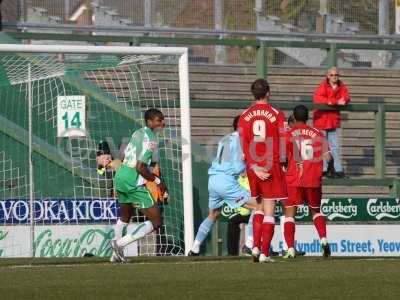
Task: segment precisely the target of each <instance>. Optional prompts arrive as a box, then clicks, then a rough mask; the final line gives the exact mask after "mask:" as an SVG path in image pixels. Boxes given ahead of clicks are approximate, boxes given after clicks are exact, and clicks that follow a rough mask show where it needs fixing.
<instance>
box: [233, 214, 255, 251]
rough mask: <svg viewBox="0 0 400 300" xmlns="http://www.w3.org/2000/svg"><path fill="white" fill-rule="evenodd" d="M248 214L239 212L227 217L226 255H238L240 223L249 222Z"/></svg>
mask: <svg viewBox="0 0 400 300" xmlns="http://www.w3.org/2000/svg"><path fill="white" fill-rule="evenodd" d="M249 218H250V216H241V215H239V214H237V215H235V216H233V217H232V218H230V219H229V223H228V255H235V256H237V255H239V242H240V241H239V240H240V227H239V226H240V224H242V223H245V224H247V223H248V222H249Z"/></svg>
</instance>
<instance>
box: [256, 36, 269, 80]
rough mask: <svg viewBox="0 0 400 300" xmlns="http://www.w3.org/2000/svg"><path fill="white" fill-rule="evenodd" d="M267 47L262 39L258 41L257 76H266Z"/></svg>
mask: <svg viewBox="0 0 400 300" xmlns="http://www.w3.org/2000/svg"><path fill="white" fill-rule="evenodd" d="M267 50H268V49H267V47H266V45H265V42H264V41H260V46H258V47H257V58H256V69H257V78H265V79H267V76H268V59H267Z"/></svg>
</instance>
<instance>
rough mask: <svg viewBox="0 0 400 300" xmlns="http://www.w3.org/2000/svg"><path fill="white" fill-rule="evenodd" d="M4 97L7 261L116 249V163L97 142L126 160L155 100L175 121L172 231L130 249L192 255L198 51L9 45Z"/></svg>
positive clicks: (0, 64) (168, 168)
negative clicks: (102, 156)
mask: <svg viewBox="0 0 400 300" xmlns="http://www.w3.org/2000/svg"><path fill="white" fill-rule="evenodd" d="M0 99H2V100H1V101H2V102H3V103H2V106H3V107H4V109H3V110H2V112H1V114H0V128H1V129H0V257H2V256H3V257H18V256H21V257H23V256H31V257H35V256H60V257H61V256H83V255H86V254H93V255H96V256H108V255H109V254H110V251H111V250H110V249H109V247H108V243H107V241H108V240H109V239H110V238H112V225H113V224H114V223H115V221H116V216H117V207H116V205H115V191H113V186H112V176H113V174H114V173H113V172H115V170H107V171H106V172H105V174H104V173H98V172H96V167H97V164H98V162H97V161H96V156H97V155H98V154H96V153H98V150H99V149H98V144H99V142H101V141H104V140H106V141H108V144H109V147H110V152H111V155H112V156H113V158H114V159H118V158H120V156H121V155H122V154H121V153H123V145H124V143H125V144H126V142H127V140H128V139H129V137H130V135H131V134H132V133H133V130H136V129H138V128H140V127H142V126H143V125H144V123H143V112H144V111H145V110H146V109H148V108H151V107H156V108H158V109H160V110H161V111H162V112H163V113H164V115H165V116H166V128H165V130H164V132H163V134H162V136H161V137H160V144H161V146H160V165H161V172H162V174H163V177H164V179H165V181H166V183H167V186H168V188H169V194H170V199H169V202H168V203H160V204H159V205H160V207H161V211H162V213H163V219H164V221H165V225H164V227H163V228H162V229H160V230H159V231H158V232H156V233H154V234H153V235H152V236H151V237H145V238H143V239H142V240H140V241H139V242H138V243H136V244H135V245H134V247H135V250H134V251H133V252H132V253H131V254H132V255H184V254H187V253H188V251H189V250H190V249H189V248H190V246H191V243H192V241H193V239H194V222H193V195H192V188H193V187H192V156H191V153H192V152H191V133H190V99H189V74H188V49H187V48H183V47H128V46H74V45H62V46H59V45H27V44H26V45H25V44H3V45H0ZM60 132H61V133H60ZM135 218H136V219H137V220H141V219H143V218H144V217H143V216H141V215H140V213H138V214H137V216H135ZM136 219H135V220H136ZM134 223H135V222H133V225H131V226H135V224H134ZM26 234H27V235H26ZM24 238H25V241H24ZM26 239H28V240H29V246H27V245H26V243H27V241H26ZM28 248H29V251H28V250H27V249H28ZM128 255H129V253H128Z"/></svg>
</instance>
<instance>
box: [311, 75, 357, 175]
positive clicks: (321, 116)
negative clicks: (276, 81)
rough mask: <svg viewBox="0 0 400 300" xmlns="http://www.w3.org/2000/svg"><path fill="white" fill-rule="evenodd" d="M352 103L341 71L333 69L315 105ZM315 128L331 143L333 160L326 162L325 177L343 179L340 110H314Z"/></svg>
mask: <svg viewBox="0 0 400 300" xmlns="http://www.w3.org/2000/svg"><path fill="white" fill-rule="evenodd" d="M349 102H350V96H349V92H348V90H347V87H346V85H345V84H344V82H343V81H341V80H340V79H339V71H338V69H337V68H336V67H332V68H330V69H329V70H328V72H327V74H326V79H324V80H323V81H322V82H321V83H320V85H319V86H318V87H317V89H316V90H315V92H314V103H315V104H327V105H332V106H337V105H340V106H342V105H347V104H348V103H349ZM314 127H315V128H317V129H320V130H323V131H324V132H325V136H326V138H327V140H328V142H329V146H330V149H331V152H332V156H333V160H332V161H331V162H330V163H329V166H328V163H327V162H326V161H324V176H327V177H330V178H343V177H345V174H344V172H343V167H342V165H341V162H340V145H339V141H338V134H337V129H338V128H340V111H339V110H329V111H326V110H325V111H324V110H319V109H315V110H314Z"/></svg>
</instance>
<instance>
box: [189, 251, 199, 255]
mask: <svg viewBox="0 0 400 300" xmlns="http://www.w3.org/2000/svg"><path fill="white" fill-rule="evenodd" d="M199 255H200V253H196V252H193V251H192V250H190V251H189V253H188V256H199Z"/></svg>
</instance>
